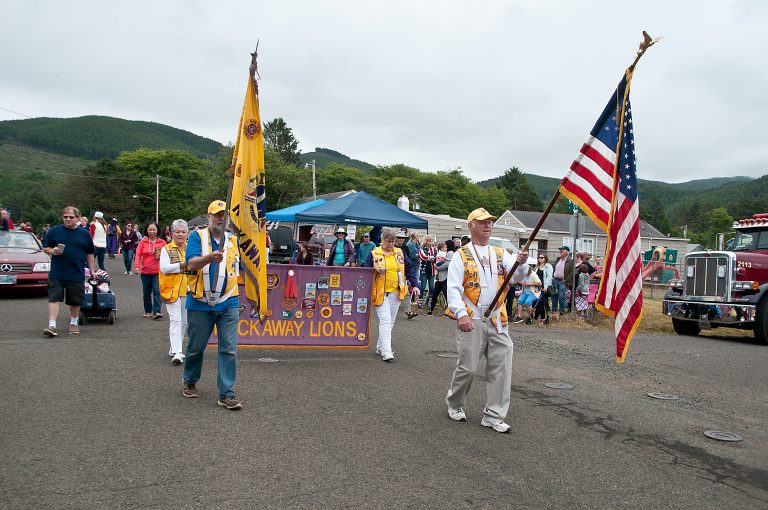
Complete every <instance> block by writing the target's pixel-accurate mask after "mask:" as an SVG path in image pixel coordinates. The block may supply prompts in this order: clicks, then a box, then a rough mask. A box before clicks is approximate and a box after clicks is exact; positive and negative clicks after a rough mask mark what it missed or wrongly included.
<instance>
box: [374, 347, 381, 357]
mask: <svg viewBox="0 0 768 510" xmlns="http://www.w3.org/2000/svg"><path fill="white" fill-rule="evenodd" d="M373 352H375V353H376V354H378V355H381V349H380V348H379V346H378V345H377V346H376V350H375V351H373Z"/></svg>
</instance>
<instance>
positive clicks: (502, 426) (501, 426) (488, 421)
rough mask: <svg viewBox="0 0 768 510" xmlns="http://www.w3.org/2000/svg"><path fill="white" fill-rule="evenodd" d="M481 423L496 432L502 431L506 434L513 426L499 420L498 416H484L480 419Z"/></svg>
mask: <svg viewBox="0 0 768 510" xmlns="http://www.w3.org/2000/svg"><path fill="white" fill-rule="evenodd" d="M480 425H482V426H483V427H490V428H492V429H493V430H495V431H496V432H501V433H502V434H506V433H507V432H509V431H510V430H512V427H510V426H509V425H507V424H506V423H504V420H499V419H497V418H488V417H487V416H483V419H482V420H480Z"/></svg>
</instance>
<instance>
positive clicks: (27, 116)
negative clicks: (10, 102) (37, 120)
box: [0, 106, 33, 119]
mask: <svg viewBox="0 0 768 510" xmlns="http://www.w3.org/2000/svg"><path fill="white" fill-rule="evenodd" d="M0 110H5V111H6V112H11V113H13V114H16V115H19V116H21V117H26V118H28V119H31V118H33V117H31V116H29V115H26V114H23V113H19V112H14V111H13V110H9V109H8V108H3V107H2V106H0Z"/></svg>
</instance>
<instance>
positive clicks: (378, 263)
mask: <svg viewBox="0 0 768 510" xmlns="http://www.w3.org/2000/svg"><path fill="white" fill-rule="evenodd" d="M394 252H395V262H397V273H398V275H399V278H398V282H397V284H398V285H399V287H400V300H401V301H402V300H403V298H405V295H406V294H407V293H408V284H407V283H406V281H405V260H404V259H403V251H402V250H401V249H400V248H397V247H395V248H394ZM371 255H372V256H373V268H374V269H376V268H377V267H384V265H383V264H384V250H382V249H381V246H377V247H376V248H374V249H373V251H372V252H371ZM386 274H387V273H386V272H384V274H380V273H379V272H378V271H376V272H375V273H374V275H373V298H372V299H373V305H374V306H379V305H380V304H381V303H383V302H384V287H385V285H384V279H385V278H386Z"/></svg>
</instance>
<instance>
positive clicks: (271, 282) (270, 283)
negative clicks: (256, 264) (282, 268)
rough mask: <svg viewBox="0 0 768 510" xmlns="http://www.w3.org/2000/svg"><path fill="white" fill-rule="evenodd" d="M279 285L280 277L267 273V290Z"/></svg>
mask: <svg viewBox="0 0 768 510" xmlns="http://www.w3.org/2000/svg"><path fill="white" fill-rule="evenodd" d="M278 283H280V275H279V274H277V273H267V288H268V289H274V288H275V287H277V284H278Z"/></svg>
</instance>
